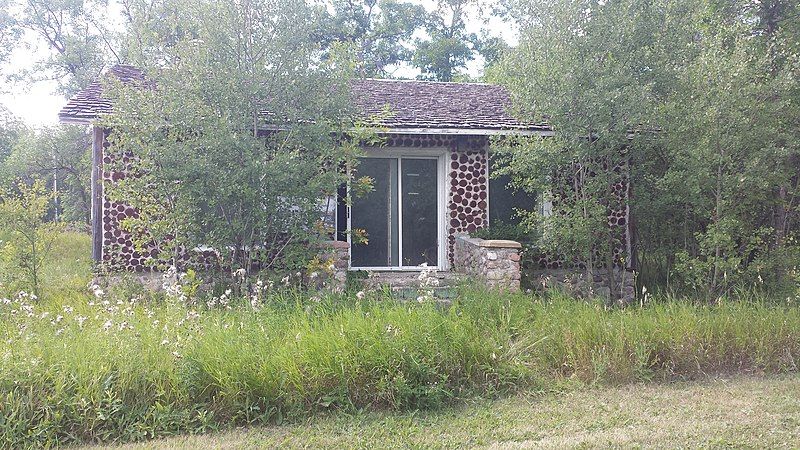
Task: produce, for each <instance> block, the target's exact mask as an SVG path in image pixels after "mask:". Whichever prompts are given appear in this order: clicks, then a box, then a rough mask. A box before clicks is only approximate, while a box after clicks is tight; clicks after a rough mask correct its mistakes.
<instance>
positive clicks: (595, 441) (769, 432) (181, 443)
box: [95, 375, 800, 450]
mask: <svg viewBox="0 0 800 450" xmlns="http://www.w3.org/2000/svg"><path fill="white" fill-rule="evenodd" d="M798 442H800V377H798V376H794V375H793V376H783V377H768V378H753V377H749V378H734V379H710V380H707V381H702V382H681V383H670V384H632V385H627V386H624V387H616V388H594V389H585V390H579V391H573V392H569V393H563V394H562V393H556V394H547V395H524V396H516V397H513V398H508V399H503V400H497V401H486V400H477V401H474V402H465V403H463V404H461V405H460V406H458V407H455V408H447V409H444V410H440V411H438V412H424V413H420V412H410V413H363V414H358V415H355V416H347V415H343V414H342V415H338V414H337V415H331V416H328V417H323V418H316V419H309V420H307V421H305V422H303V423H298V424H292V425H283V426H270V427H263V428H255V429H249V430H237V431H231V432H225V433H219V434H212V435H202V436H188V437H176V438H171V439H163V440H158V441H152V442H148V443H143V444H136V445H128V446H123V447H119V449H128V450H133V449H192V450H197V449H211V448H230V449H233V448H236V449H239V448H274V447H281V448H322V447H325V448H491V449H517V448H575V447H580V448H609V447H610V448H615V447H616V448H630V447H645V448H676V447H689V448H697V447H703V448H748V447H749V448H796V446H797V443H798ZM95 448H100V447H95ZM104 448H105V447H104Z"/></svg>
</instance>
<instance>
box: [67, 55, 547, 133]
mask: <svg viewBox="0 0 800 450" xmlns="http://www.w3.org/2000/svg"><path fill="white" fill-rule="evenodd" d="M109 75H113V76H115V77H117V78H118V79H120V80H121V81H123V82H124V83H134V82H142V81H144V80H145V77H144V74H143V73H142V71H141V70H139V69H138V68H136V67H133V66H128V65H116V66H114V67H112V68H110V69H109V70H108V71H107V72H106V76H109ZM352 93H353V102H354V105H355V106H356V108H357V110H358V111H359V112H360V113H361V115H362V117H363V118H369V117H374V116H376V115H380V116H381V117H382V119H381V121H380V123H379V125H381V126H383V127H386V128H389V129H390V130H392V131H398V132H401V131H408V130H420V131H424V130H430V131H431V132H435V131H434V130H443V129H447V130H454V131H463V132H467V133H469V132H471V131H474V132H475V133H476V134H480V133H498V132H499V133H502V132H512V133H513V132H515V131H516V132H520V131H537V130H545V129H547V127H546V126H544V125H532V124H526V123H523V122H520V121H518V120H516V119H515V118H514V117H513V116H511V114H509V112H508V108H509V105H510V104H511V100H510V96H509V93H508V91H507V90H506V89H505V88H503V87H502V86H497V85H491V84H484V83H443V82H434V81H406V80H378V79H359V80H354V81H353V82H352ZM387 108H388V109H389V111H390V112H391V113H390V115H389V116H385V115H382V113H383V112H385V110H386V109H387ZM111 111H112V105H111V102H110V100H108V99H107V98H104V97H103V95H102V84H101V83H100V82H99V81H96V82H94V83H92V84H91V85H89V87H87V88H86V89H84V90H83V91H81V92H80V93H78V94H77V95H75V96H74V97H72V99H70V101H69V102H68V103H67V105H66V106H65V107H64V108H63V109H62V110H61V112H59V114H58V117H59V119H60V120H61V121H62V122H78V123H90V122H91V121H92V120H94V119H96V118H97V117H99V116H100V115H101V114H107V113H110V112H111Z"/></svg>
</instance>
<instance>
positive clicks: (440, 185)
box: [347, 147, 450, 272]
mask: <svg viewBox="0 0 800 450" xmlns="http://www.w3.org/2000/svg"><path fill="white" fill-rule="evenodd" d="M448 156H449V151H448V149H441V148H413V149H409V148H402V147H390V148H379V149H365V151H364V155H362V157H364V158H383V159H397V189H398V193H399V195H398V196H397V210H398V217H397V221H398V233H397V235H398V236H397V237H398V242H397V245H398V256H399V257H398V259H399V260H400V263H401V265H398V266H378V267H359V266H353V242H352V233H351V232H350V231H351V230H352V229H353V228H352V217H353V214H352V205H348V206H347V231H348V232H347V242H348V243H349V244H350V252H349V255H348V267H349V268H350V270H367V271H397V272H402V271H419V270H420V269H423V268H424V266H404V265H402V261H403V195H402V194H403V180H402V178H403V170H402V169H403V158H412V159H435V160H436V162H437V164H436V168H437V171H436V172H437V180H436V184H437V189H436V195H437V207H436V210H437V214H436V226H437V235H438V242H437V248H438V255H437V258H436V259H437V261H438V265H437V266H436V267H435V269H437V270H448V269H449V268H450V263H449V261H448V260H447V222H446V220H445V219H446V217H445V216H446V213H447V204H446V203H447V192H448V188H449V186H450V180H448V179H447V178H448V177H447V161H448ZM428 267H431V266H428Z"/></svg>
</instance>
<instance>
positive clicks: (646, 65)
mask: <svg viewBox="0 0 800 450" xmlns="http://www.w3.org/2000/svg"><path fill="white" fill-rule="evenodd" d="M515 11H516V12H515V14H517V19H518V20H520V23H521V24H524V26H523V28H522V34H521V40H520V45H519V47H518V48H517V49H515V51H513V52H511V53H510V54H509V55H508V57H507V58H506V59H505V60H504V62H503V63H502V66H501V68H500V75H499V76H500V80H501V81H502V82H504V83H505V84H506V85H508V86H509V88H510V89H511V91H512V92H513V94H514V100H515V105H516V108H517V113H518V115H520V116H521V117H522V118H524V119H526V120H529V121H531V122H533V123H543V122H547V123H548V124H549V125H550V126H551V127H552V129H553V130H554V131H555V136H553V137H552V138H543V139H510V140H506V141H504V142H503V141H501V142H500V143H498V145H497V148H498V149H499V150H500V151H501V156H502V160H503V161H505V162H506V164H507V166H506V167H505V169H503V170H502V171H501V172H506V173H510V174H511V175H512V176H513V179H514V183H515V184H516V185H517V186H518V187H520V188H523V189H525V190H527V191H529V192H532V193H537V192H538V193H545V192H550V193H552V195H553V197H554V201H553V210H552V214H551V215H549V216H546V217H545V216H541V215H539V213H538V212H536V211H532V212H529V213H528V221H527V222H528V223H529V224H536V225H537V226H536V227H535V228H538V229H544V230H547V233H548V234H547V236H546V239H544V240H543V244H542V245H543V247H544V249H545V250H546V251H550V252H554V253H557V254H562V255H564V256H566V260H567V261H568V262H569V261H571V262H573V263H574V264H575V265H576V266H582V267H585V270H586V276H587V278H588V279H592V277H593V276H594V273H595V271H600V270H602V271H604V272H605V273H606V274H607V275H606V279H607V280H609V284H610V285H611V300H615V299H617V298H618V297H619V296H620V294H621V287H622V280H621V278H620V275H616V272H615V270H614V269H615V268H624V267H629V266H631V265H632V264H633V262H632V261H630V260H626V259H625V255H624V254H619V253H618V252H615V249H619V248H620V247H623V246H624V242H621V237H620V232H619V228H617V227H615V226H612V225H610V223H609V220H608V214H609V210H610V209H616V208H620V207H624V205H622V204H621V203H620V202H622V201H624V192H622V193H620V192H612V187H613V186H615V185H621V186H626V185H627V182H628V181H629V177H630V173H629V171H630V166H629V160H630V153H631V152H633V151H636V149H638V148H640V147H646V146H648V145H649V141H648V139H647V136H648V135H649V133H647V132H646V131H647V130H650V129H653V128H654V127H655V126H654V125H653V123H652V119H653V116H654V113H653V107H654V105H655V104H657V102H658V99H659V89H660V79H659V77H660V76H662V75H663V74H662V73H661V72H658V71H657V70H655V68H657V67H658V57H659V56H660V55H659V53H658V52H657V51H656V49H658V48H660V46H664V45H669V41H658V40H657V38H656V36H658V39H661V38H662V37H663V36H664V31H663V28H662V27H664V26H665V24H668V23H669V22H668V21H666V20H665V17H664V10H662V9H661V8H658V7H656V6H655V5H653V2H640V1H633V0H617V1H610V2H599V1H583V0H562V1H558V2H551V1H539V0H530V1H521V2H518V3H517V4H516V8H515ZM681 37H682V36H681V35H680V34H679V33H678V34H676V36H675V37H674V38H673V39H680V38H681ZM637 131H642V132H637ZM632 132H633V138H631V133H632ZM620 197H622V198H620Z"/></svg>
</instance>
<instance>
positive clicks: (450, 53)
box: [412, 0, 478, 81]
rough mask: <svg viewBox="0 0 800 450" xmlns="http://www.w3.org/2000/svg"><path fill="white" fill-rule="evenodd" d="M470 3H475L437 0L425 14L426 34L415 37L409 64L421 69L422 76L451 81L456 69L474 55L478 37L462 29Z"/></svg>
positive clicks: (462, 67)
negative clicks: (432, 9) (413, 50)
mask: <svg viewBox="0 0 800 450" xmlns="http://www.w3.org/2000/svg"><path fill="white" fill-rule="evenodd" d="M472 6H477V2H476V1H475V0H439V1H438V2H437V8H436V10H435V11H434V12H433V13H431V14H428V17H427V19H426V21H425V31H426V32H427V35H428V36H427V37H426V38H424V39H417V40H416V47H417V48H416V51H415V52H414V57H413V59H412V65H413V66H414V67H417V68H419V69H420V70H421V71H422V75H421V78H422V79H427V80H436V81H454V80H455V79H456V78H458V75H459V70H460V69H464V68H465V67H466V65H467V63H468V62H469V61H472V60H473V59H474V58H475V47H476V45H477V42H478V38H477V36H476V35H475V34H472V33H467V29H466V21H467V18H468V9H469V8H470V7H472Z"/></svg>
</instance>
